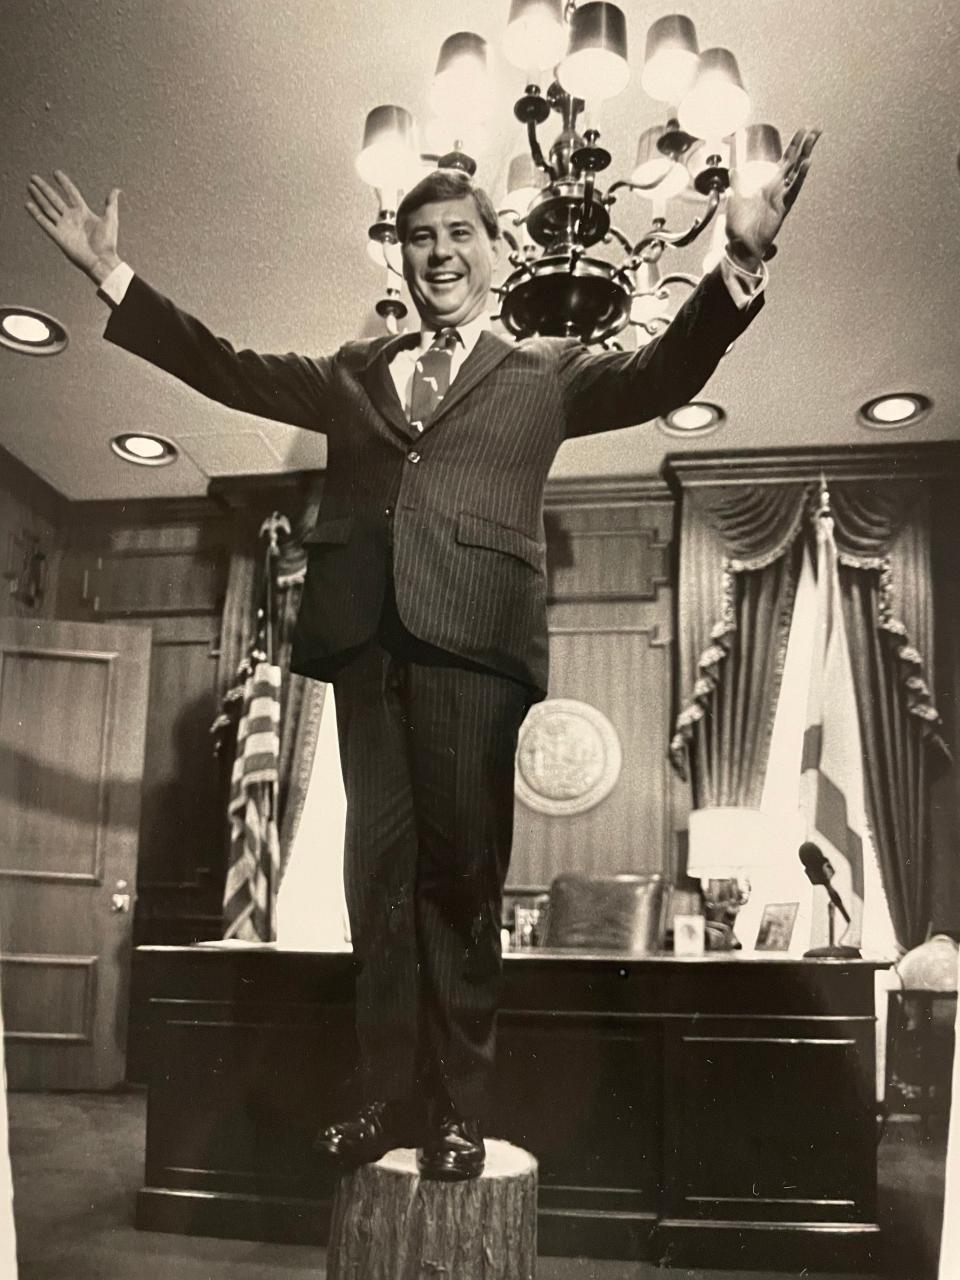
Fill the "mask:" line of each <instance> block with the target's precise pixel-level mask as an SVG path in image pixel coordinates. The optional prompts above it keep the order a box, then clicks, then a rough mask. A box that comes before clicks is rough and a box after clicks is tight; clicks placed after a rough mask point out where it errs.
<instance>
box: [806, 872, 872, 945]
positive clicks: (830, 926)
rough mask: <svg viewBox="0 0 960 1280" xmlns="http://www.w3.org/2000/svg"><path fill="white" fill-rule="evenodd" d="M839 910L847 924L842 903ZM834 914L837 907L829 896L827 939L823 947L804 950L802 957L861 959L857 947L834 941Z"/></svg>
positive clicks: (848, 921) (835, 914)
mask: <svg viewBox="0 0 960 1280" xmlns="http://www.w3.org/2000/svg"><path fill="white" fill-rule="evenodd" d="M826 887H827V886H826V885H824V888H826ZM840 911H841V913H842V914H843V918H844V920H846V922H847V924H849V923H850V917H849V916H848V915H847V913H846V911H845V910H844V908H843V906H842V905H841V906H840ZM836 916H837V908H836V905H835V904H834V902H833V899H832V898H831V900H830V901H829V902H828V903H827V937H828V939H829V941H828V943H827V945H826V946H825V947H811V948H810V950H809V951H805V952H804V953H803V955H804V959H807V958H810V959H815V960H860V959H862V957H861V955H860V951H859V948H857V947H845V946H844V945H843V944H842V943H839V942H835V941H834V938H835V935H836V927H837V926H836Z"/></svg>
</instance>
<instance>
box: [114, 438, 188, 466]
mask: <svg viewBox="0 0 960 1280" xmlns="http://www.w3.org/2000/svg"><path fill="white" fill-rule="evenodd" d="M110 448H111V449H112V450H113V452H114V453H115V454H116V455H117V457H118V458H122V459H123V460H124V462H135V463H136V464H137V466H139V467H165V466H166V465H167V464H168V463H170V462H173V461H174V459H175V458H176V457H177V448H176V445H174V444H173V443H172V442H171V441H170V440H165V439H164V438H163V436H154V435H144V434H143V433H141V432H135V431H127V432H125V433H124V434H123V435H122V436H114V437H113V439H112V440H111V441H110Z"/></svg>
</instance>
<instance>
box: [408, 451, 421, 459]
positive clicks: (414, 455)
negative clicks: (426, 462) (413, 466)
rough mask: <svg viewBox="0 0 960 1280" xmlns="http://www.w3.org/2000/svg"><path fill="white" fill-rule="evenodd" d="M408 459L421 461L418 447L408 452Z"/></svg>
mask: <svg viewBox="0 0 960 1280" xmlns="http://www.w3.org/2000/svg"><path fill="white" fill-rule="evenodd" d="M407 461H408V462H419V461H420V455H419V453H417V451H416V449H411V450H410V452H409V453H408V454H407Z"/></svg>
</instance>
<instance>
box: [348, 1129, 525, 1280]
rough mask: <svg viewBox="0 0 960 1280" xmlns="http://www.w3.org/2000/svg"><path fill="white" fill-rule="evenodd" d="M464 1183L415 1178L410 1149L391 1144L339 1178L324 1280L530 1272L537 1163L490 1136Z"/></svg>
mask: <svg viewBox="0 0 960 1280" xmlns="http://www.w3.org/2000/svg"><path fill="white" fill-rule="evenodd" d="M486 1148H487V1159H486V1167H485V1169H484V1171H483V1173H482V1174H481V1176H480V1177H479V1178H472V1179H470V1180H468V1181H465V1182H432V1181H428V1180H424V1179H421V1177H420V1175H419V1173H418V1172H417V1161H416V1155H415V1153H414V1152H413V1151H409V1150H397V1151H390V1152H388V1153H387V1155H385V1156H384V1157H383V1159H382V1160H380V1161H379V1162H378V1163H377V1164H367V1165H363V1166H361V1168H359V1169H357V1170H355V1171H354V1172H353V1173H350V1174H347V1175H346V1176H345V1177H343V1178H341V1180H340V1183H339V1185H338V1187H337V1193H336V1197H335V1199H334V1202H333V1216H332V1219H331V1222H330V1239H329V1242H328V1244H327V1280H533V1277H534V1275H535V1274H536V1265H537V1162H536V1160H534V1158H533V1156H532V1155H530V1153H529V1152H527V1151H522V1150H521V1149H520V1148H519V1147H514V1146H511V1145H510V1143H509V1142H501V1141H499V1140H497V1139H491V1138H488V1139H487V1141H486Z"/></svg>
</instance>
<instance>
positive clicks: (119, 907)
mask: <svg viewBox="0 0 960 1280" xmlns="http://www.w3.org/2000/svg"><path fill="white" fill-rule="evenodd" d="M149 667H150V631H149V628H147V627H141V626H136V627H134V626H123V625H113V626H104V625H99V624H91V623H76V622H46V621H42V620H30V621H28V620H26V619H6V620H0V944H2V983H3V1009H4V1022H5V1024H6V1036H5V1039H6V1055H7V1074H8V1081H9V1086H10V1088H11V1089H109V1088H112V1087H114V1086H115V1085H117V1084H119V1083H121V1082H122V1080H123V1078H124V1064H125V1048H126V1045H125V1040H126V1020H127V1002H128V984H129V971H130V954H131V948H132V927H133V904H134V897H135V891H136V870H137V828H138V824H139V817H140V787H141V775H142V770H143V744H144V728H145V725H146V710H147V690H148V682H149Z"/></svg>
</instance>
